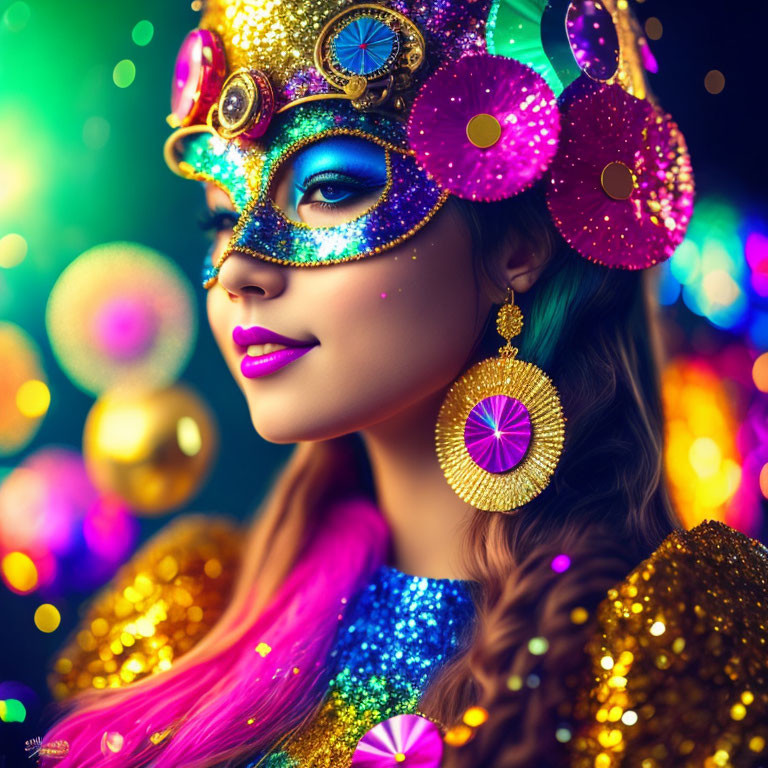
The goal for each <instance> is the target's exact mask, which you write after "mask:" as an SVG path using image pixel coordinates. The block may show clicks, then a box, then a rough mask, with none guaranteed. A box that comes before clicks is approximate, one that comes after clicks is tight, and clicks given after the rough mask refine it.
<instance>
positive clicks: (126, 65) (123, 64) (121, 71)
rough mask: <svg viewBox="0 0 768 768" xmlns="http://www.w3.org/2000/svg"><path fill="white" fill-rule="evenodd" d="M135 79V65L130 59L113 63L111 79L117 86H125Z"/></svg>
mask: <svg viewBox="0 0 768 768" xmlns="http://www.w3.org/2000/svg"><path fill="white" fill-rule="evenodd" d="M135 79H136V65H135V64H134V63H133V62H132V61H131V60H130V59H123V60H122V61H118V62H117V64H115V69H114V70H113V72H112V80H114V82H115V85H116V86H117V87H118V88H127V87H128V86H129V85H131V83H132V82H133V81H134V80H135Z"/></svg>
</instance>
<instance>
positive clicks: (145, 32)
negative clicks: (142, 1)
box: [131, 19, 155, 47]
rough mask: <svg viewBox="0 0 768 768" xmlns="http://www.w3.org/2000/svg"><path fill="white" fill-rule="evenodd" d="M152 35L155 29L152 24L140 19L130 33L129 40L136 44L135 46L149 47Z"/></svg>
mask: <svg viewBox="0 0 768 768" xmlns="http://www.w3.org/2000/svg"><path fill="white" fill-rule="evenodd" d="M154 35H155V28H154V26H153V25H152V22H151V21H147V20H146V19H142V20H141V21H140V22H138V23H137V24H136V26H135V27H134V28H133V32H131V38H132V39H133V42H134V43H136V45H139V46H142V47H143V46H145V45H149V44H150V43H151V42H152V38H153V37H154Z"/></svg>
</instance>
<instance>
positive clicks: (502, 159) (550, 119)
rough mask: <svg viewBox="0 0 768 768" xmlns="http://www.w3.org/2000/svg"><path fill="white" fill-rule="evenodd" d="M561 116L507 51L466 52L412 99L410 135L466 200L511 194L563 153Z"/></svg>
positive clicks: (437, 174)
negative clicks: (560, 149) (559, 141)
mask: <svg viewBox="0 0 768 768" xmlns="http://www.w3.org/2000/svg"><path fill="white" fill-rule="evenodd" d="M559 131H560V113H559V111H558V108H557V102H556V100H555V96H554V94H553V93H552V91H551V89H550V88H549V86H548V85H547V84H546V82H545V81H544V79H543V78H542V77H541V76H540V75H538V74H537V73H536V72H534V71H533V70H532V69H531V68H530V67H528V66H526V65H525V64H522V63H520V62H519V61H516V60H515V59H508V58H505V57H503V56H491V55H489V54H475V55H467V56H464V57H462V58H461V59H459V60H458V61H455V62H453V63H451V64H448V65H446V66H445V67H442V68H441V69H438V70H437V71H436V72H435V73H434V74H433V75H432V76H431V77H430V78H429V79H428V80H427V81H426V82H425V83H424V85H423V86H422V88H421V90H420V91H419V95H418V96H417V97H416V100H415V102H414V104H413V108H412V110H411V117H410V121H409V123H408V138H409V141H410V145H411V147H412V148H413V150H414V152H415V153H416V157H417V158H418V160H419V162H420V163H421V164H422V166H423V167H424V168H425V170H426V171H427V172H428V173H429V174H430V175H431V176H433V177H434V178H435V180H436V181H437V183H438V184H439V185H440V186H441V187H442V188H443V189H445V190H447V191H449V192H452V193H453V194H454V195H456V196H458V197H461V198H465V199H468V200H486V201H490V200H502V199H504V198H507V197H512V196H513V195H516V194H517V193H518V192H521V191H522V190H523V189H525V188H526V187H529V186H530V185H531V184H533V183H534V182H535V181H536V180H537V179H538V178H540V177H541V176H542V175H543V174H544V173H545V171H546V170H547V168H548V167H549V164H550V163H551V161H552V159H553V158H554V156H555V153H556V152H557V139H558V134H559Z"/></svg>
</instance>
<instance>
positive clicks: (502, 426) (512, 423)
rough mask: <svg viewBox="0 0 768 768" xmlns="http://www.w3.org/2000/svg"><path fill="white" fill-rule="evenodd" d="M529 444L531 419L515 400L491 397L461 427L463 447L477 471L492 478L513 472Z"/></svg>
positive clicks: (476, 407)
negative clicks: (490, 474)
mask: <svg viewBox="0 0 768 768" xmlns="http://www.w3.org/2000/svg"><path fill="white" fill-rule="evenodd" d="M530 443H531V416H530V414H529V413H528V409H527V408H526V407H525V406H524V405H523V404H522V403H521V402H520V401H519V400H517V399H516V398H514V397H508V396H507V395H492V396H491V397H486V398H484V399H483V400H481V401H480V402H479V403H478V404H477V405H476V406H475V407H474V408H473V409H472V410H471V411H470V413H469V416H468V417H467V422H466V424H465V425H464V444H465V445H466V446H467V451H468V452H469V455H470V456H471V457H472V461H474V462H475V464H477V465H478V466H479V467H480V468H482V469H484V470H485V471H486V472H493V473H495V474H498V473H501V472H509V470H511V469H514V467H516V466H517V465H518V464H519V463H520V461H521V460H522V458H523V456H525V453H526V451H527V450H528V446H529V445H530Z"/></svg>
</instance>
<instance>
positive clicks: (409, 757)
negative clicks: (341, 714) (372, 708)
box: [352, 715, 443, 768]
mask: <svg viewBox="0 0 768 768" xmlns="http://www.w3.org/2000/svg"><path fill="white" fill-rule="evenodd" d="M442 757H443V740H442V738H441V736H440V731H439V729H438V727H437V726H436V725H435V724H434V723H433V722H432V721H431V720H427V718H426V717H421V715H395V716H394V717H390V718H389V719H388V720H383V721H382V722H380V723H379V724H378V725H375V726H374V727H373V728H371V730H370V731H368V733H366V734H365V736H363V737H362V738H361V739H360V741H359V742H358V743H357V748H356V749H355V753H354V755H353V756H352V768H395V766H400V765H402V766H404V767H405V768H439V765H440V761H441V759H442Z"/></svg>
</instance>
